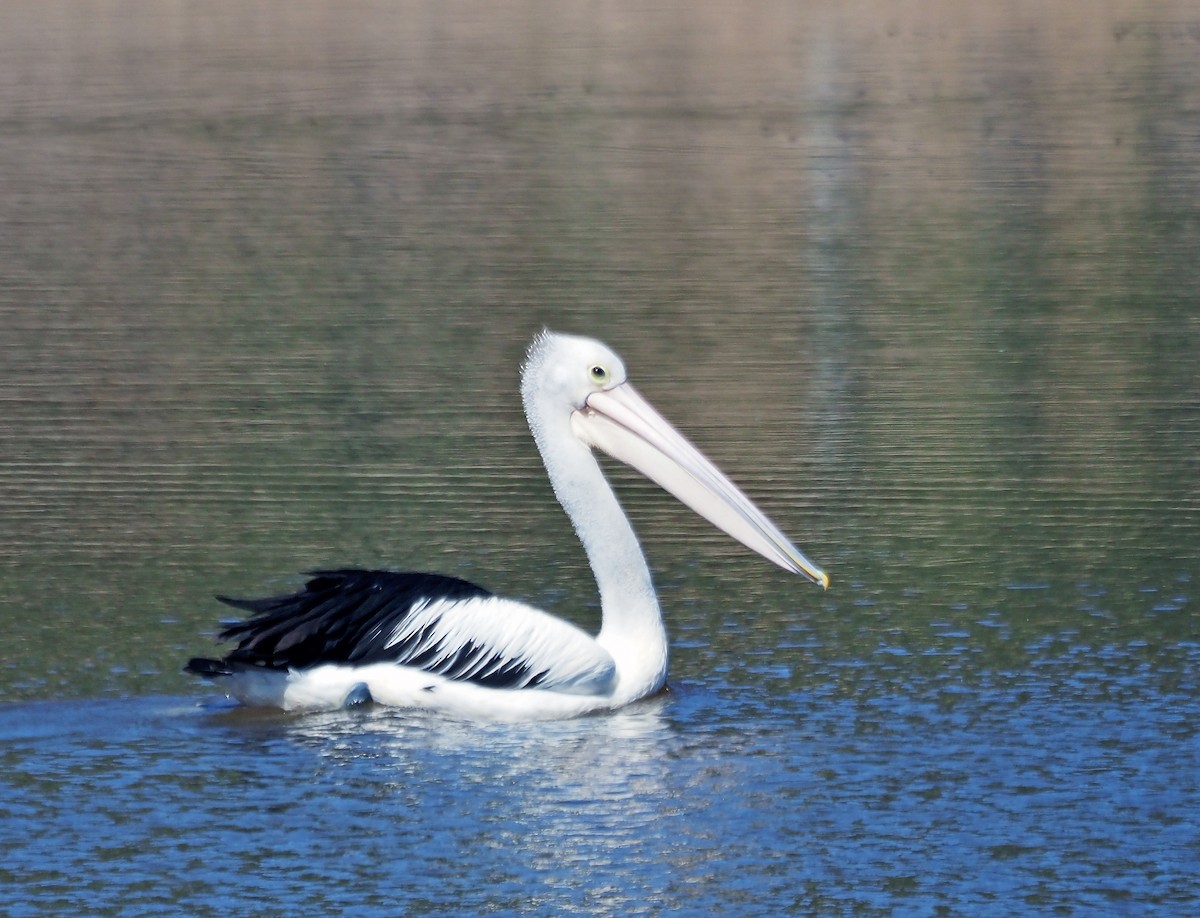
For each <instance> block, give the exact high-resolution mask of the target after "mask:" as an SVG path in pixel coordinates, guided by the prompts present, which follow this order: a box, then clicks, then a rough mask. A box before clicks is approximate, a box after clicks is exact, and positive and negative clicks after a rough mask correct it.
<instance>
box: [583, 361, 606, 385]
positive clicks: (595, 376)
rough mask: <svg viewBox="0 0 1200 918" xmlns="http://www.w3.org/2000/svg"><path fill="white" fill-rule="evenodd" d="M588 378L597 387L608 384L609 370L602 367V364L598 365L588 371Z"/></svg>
mask: <svg viewBox="0 0 1200 918" xmlns="http://www.w3.org/2000/svg"><path fill="white" fill-rule="evenodd" d="M588 377H589V378H590V379H591V380H592V382H594V383H595V384H596V385H598V386H602V385H604V384H605V383H606V382H608V368H607V367H602V366H601V365H600V364H596V365H595V366H593V367H592V368H591V369H590V370H588Z"/></svg>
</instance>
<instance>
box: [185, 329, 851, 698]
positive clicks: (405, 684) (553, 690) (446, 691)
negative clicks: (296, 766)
mask: <svg viewBox="0 0 1200 918" xmlns="http://www.w3.org/2000/svg"><path fill="white" fill-rule="evenodd" d="M521 395H522V399H523V401H524V406H525V414H526V417H527V419H528V421H529V426H530V429H531V431H532V432H533V435H534V439H535V440H536V441H537V445H538V449H539V451H540V452H541V455H542V459H543V461H544V462H545V465H546V471H547V472H548V474H549V476H550V481H551V483H552V484H553V486H554V492H555V494H556V496H557V497H558V499H559V502H560V503H561V504H562V506H563V509H564V510H565V511H566V512H567V514H568V516H570V518H571V521H572V523H573V524H574V526H575V531H576V532H577V533H578V535H579V538H580V540H581V541H582V542H583V546H584V550H585V551H586V552H587V555H588V560H589V561H590V562H591V566H592V570H593V572H594V573H595V576H596V583H597V585H598V587H599V588H600V605H601V627H600V633H599V634H598V635H596V636H594V637H593V636H592V635H589V634H588V633H586V632H585V631H583V630H581V629H580V628H577V627H576V626H575V625H572V624H570V623H568V622H565V621H563V620H562V619H559V618H555V617H554V616H552V615H549V614H548V613H546V612H543V611H541V610H540V609H536V608H534V607H532V606H529V605H526V604H525V603H520V602H515V601H513V600H509V599H501V598H499V597H496V596H493V595H492V594H491V593H489V592H487V591H486V590H484V589H483V588H481V587H478V586H475V585H474V584H470V583H467V582H466V581H463V580H458V579H456V578H452V577H442V576H438V575H434V574H414V573H391V572H386V571H360V570H339V571H324V572H320V573H317V574H315V575H314V576H313V578H312V579H311V580H310V581H309V582H308V583H307V584H306V586H305V587H304V589H302V590H300V591H299V592H297V593H295V594H292V595H287V596H280V597H274V598H270V599H262V600H248V601H247V600H225V601H226V602H228V603H230V604H231V605H234V606H236V607H238V608H241V609H244V610H247V611H250V612H252V613H254V616H253V617H252V618H250V619H249V620H247V621H245V622H242V623H240V624H237V625H233V626H232V627H230V628H227V629H226V630H225V631H224V632H223V633H222V635H221V637H222V638H223V639H237V640H238V641H239V643H238V646H237V648H236V649H235V650H234V651H232V652H231V653H230V654H229V655H228V656H226V657H225V658H224V659H223V660H210V659H203V658H201V659H193V660H191V661H190V662H189V663H188V666H187V669H188V670H189V671H190V672H193V673H196V674H198V675H202V676H206V677H210V678H217V679H220V680H221V681H222V682H223V683H224V685H225V687H226V689H227V691H228V692H229V694H231V695H233V696H235V697H236V698H238V699H239V700H240V701H242V702H243V703H245V704H250V705H271V706H276V707H281V708H284V709H287V710H296V709H314V708H315V709H320V708H330V707H340V706H342V705H345V704H353V703H358V702H363V701H368V700H370V701H375V702H378V703H381V704H387V705H395V706H399V707H410V708H432V709H437V710H441V711H444V712H446V713H449V714H454V715H458V716H463V717H470V718H481V719H489V720H527V719H541V718H560V717H573V716H577V715H581V714H586V713H589V712H592V711H601V710H610V709H614V708H619V707H622V706H624V705H627V704H629V703H630V702H633V701H636V700H637V699H639V698H644V697H646V696H647V695H651V694H653V693H655V692H657V691H658V690H659V689H660V688H662V685H663V683H664V681H665V680H666V675H667V634H666V629H665V627H664V625H663V619H662V613H661V611H660V609H659V606H658V599H657V597H656V595H655V592H654V587H653V585H652V583H651V580H650V570H649V568H648V567H647V565H646V559H645V557H644V556H643V554H642V551H641V547H640V546H639V545H638V541H637V537H636V536H635V535H634V532H633V528H632V527H631V526H630V524H629V521H628V519H627V518H626V517H625V514H624V513H623V512H622V510H621V507H620V504H619V503H618V502H617V498H616V495H615V494H614V493H613V491H612V488H611V487H610V486H609V484H608V482H607V481H606V480H605V478H604V475H603V473H602V471H601V469H600V465H599V463H598V462H597V461H596V458H595V456H594V455H593V453H592V447H598V448H600V449H603V450H604V451H605V452H608V453H609V454H611V455H613V456H614V457H616V458H618V459H621V460H623V461H625V462H628V463H629V464H630V465H632V466H634V467H635V468H637V469H638V470H639V471H641V472H643V473H644V474H646V475H647V476H648V477H649V478H651V479H653V480H654V481H656V482H658V483H659V484H660V485H662V486H663V487H664V488H666V489H667V490H669V491H671V492H672V493H673V494H675V495H676V496H677V497H679V498H680V499H681V500H682V501H683V502H684V503H687V504H688V505H689V506H691V507H692V508H693V509H695V510H696V511H697V512H698V513H700V514H701V515H703V516H705V517H707V518H708V519H709V520H710V521H712V522H713V523H714V524H716V525H717V526H719V527H720V528H722V529H724V530H725V531H726V532H728V533H729V534H730V535H732V536H734V537H735V538H737V539H738V540H739V541H741V542H743V543H744V544H746V545H747V546H749V547H750V548H753V549H754V550H755V551H758V552H759V553H760V554H763V555H764V556H765V557H767V558H769V559H770V560H772V561H774V562H775V563H776V564H778V565H780V566H781V567H783V568H785V569H787V570H790V571H793V572H795V573H799V574H802V575H804V576H806V577H807V578H809V579H810V580H813V581H814V582H817V583H820V584H822V585H823V586H825V585H828V582H829V578H828V577H827V576H826V575H825V574H824V573H823V572H822V571H821V570H820V569H819V568H818V567H817V566H816V565H814V564H813V563H812V562H810V561H809V560H808V559H807V558H805V557H804V555H803V554H801V553H800V551H799V550H797V549H796V548H795V546H793V545H792V544H791V543H790V542H789V541H788V540H787V538H786V537H785V536H784V535H783V534H782V533H781V532H780V531H779V530H778V529H777V528H775V526H774V525H773V524H772V523H771V522H770V521H769V520H768V519H767V518H766V516H764V515H763V514H762V513H761V512H760V511H759V510H758V509H757V508H756V507H755V506H754V505H753V504H752V503H751V502H750V500H749V499H748V498H747V497H746V496H745V495H744V494H742V493H741V492H740V491H739V490H738V489H737V488H736V487H735V486H734V485H733V484H732V483H731V482H730V481H729V480H728V479H727V478H725V476H724V475H722V474H721V472H720V471H718V470H717V468H716V467H715V466H713V465H712V463H710V462H709V461H708V460H707V459H705V458H704V457H703V456H702V455H701V454H700V453H699V452H698V451H697V450H696V449H695V448H694V447H693V446H692V445H691V444H690V443H688V442H687V441H686V440H684V439H683V437H682V436H680V435H679V434H678V433H677V432H676V431H675V430H674V428H672V427H671V426H670V425H669V424H668V423H667V422H666V421H665V420H664V419H663V418H662V417H661V416H660V415H659V414H658V413H657V412H655V411H654V409H653V408H651V407H650V406H649V404H647V403H646V402H645V401H644V400H643V399H642V398H641V396H640V395H638V394H637V393H636V391H635V390H634V389H633V387H632V386H630V384H629V383H628V382H626V379H625V368H624V365H623V364H622V362H621V360H620V358H618V357H617V356H616V355H615V354H614V353H613V352H612V351H610V350H609V349H608V348H607V347H605V346H604V345H603V344H601V343H599V342H598V341H592V340H591V339H588V338H577V337H573V336H568V335H559V334H552V333H549V332H546V333H543V334H542V335H540V336H538V338H537V339H535V341H534V342H533V344H532V345H531V347H530V349H529V354H528V357H527V359H526V362H525V365H524V368H523V370H522V377H521Z"/></svg>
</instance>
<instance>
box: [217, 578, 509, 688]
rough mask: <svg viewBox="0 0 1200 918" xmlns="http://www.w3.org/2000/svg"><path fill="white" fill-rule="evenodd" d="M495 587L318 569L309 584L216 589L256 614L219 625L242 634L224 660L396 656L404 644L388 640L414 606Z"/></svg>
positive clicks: (253, 662)
mask: <svg viewBox="0 0 1200 918" xmlns="http://www.w3.org/2000/svg"><path fill="white" fill-rule="evenodd" d="M491 595H492V594H491V593H490V592H488V591H487V590H485V589H483V587H480V586H476V585H475V584H473V583H469V582H468V581H466V580H459V579H458V578H457V577H446V576H442V575H440V574H416V573H396V572H392V571H367V570H354V569H347V570H336V571H315V572H314V573H313V576H312V579H310V580H309V581H308V582H307V583H306V584H305V585H304V588H303V589H301V590H299V591H298V592H296V593H291V594H289V595H286V596H272V597H268V598H266V599H229V598H227V597H223V596H221V597H218V599H220V600H221V602H223V603H226V604H227V605H230V606H233V607H234V608H235V609H242V610H244V611H246V612H250V613H252V616H253V617H251V618H249V619H247V620H246V621H244V622H238V623H237V624H233V625H230V626H229V627H227V628H226V629H225V630H224V631H222V632H221V635H220V638H221V640H223V641H237V642H238V646H237V649H236V650H234V651H232V652H231V653H230V654H229V655H228V656H227V657H225V660H224V661H223V662H225V663H226V664H241V665H243V666H244V665H250V666H260V667H266V668H269V669H300V668H303V667H306V666H313V665H316V664H320V663H355V664H360V665H367V664H370V663H379V662H384V661H392V660H395V659H396V656H397V650H398V648H397V647H395V646H393V647H388V646H387V644H388V641H389V640H390V639H391V637H392V634H393V632H394V631H395V628H396V626H397V625H398V624H399V623H400V622H401V621H403V619H404V617H405V616H406V615H407V614H408V613H409V611H410V610H411V609H413V608H414V607H418V606H420V605H422V604H423V603H425V602H429V601H431V600H464V599H483V598H487V597H489V596H491ZM409 665H418V666H419V665H420V664H419V663H417V664H414V663H411V662H410V663H409Z"/></svg>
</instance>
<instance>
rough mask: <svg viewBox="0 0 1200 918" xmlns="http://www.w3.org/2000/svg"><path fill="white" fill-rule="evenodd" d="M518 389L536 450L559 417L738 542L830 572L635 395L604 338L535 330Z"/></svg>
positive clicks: (787, 564)
mask: <svg viewBox="0 0 1200 918" xmlns="http://www.w3.org/2000/svg"><path fill="white" fill-rule="evenodd" d="M521 395H522V398H523V399H524V402H525V412H526V415H527V416H528V417H529V421H530V426H531V427H532V428H533V433H534V436H535V438H536V439H537V440H538V444H539V446H540V447H541V448H542V451H543V455H544V454H545V451H546V448H547V441H548V439H550V438H551V437H552V436H553V434H552V433H551V430H550V428H551V427H558V426H559V424H560V419H561V423H562V425H563V426H566V425H568V424H569V429H570V434H573V435H574V437H575V438H577V439H578V440H580V441H581V442H582V443H584V444H586V445H587V446H589V447H595V448H597V449H601V450H603V451H604V452H606V453H608V455H610V456H612V457H613V458H614V459H618V460H620V461H621V462H624V463H626V464H628V465H631V466H632V467H633V468H635V469H637V470H638V471H639V472H641V473H642V474H643V475H645V476H646V477H647V478H649V479H650V480H651V481H654V482H656V483H657V484H659V485H660V486H662V487H663V488H665V489H666V490H667V491H669V492H670V493H672V494H674V495H675V497H677V498H678V499H679V500H681V501H682V502H683V503H685V504H686V505H687V506H689V507H691V508H692V509H693V510H695V511H696V512H697V513H699V514H700V515H701V516H703V517H704V518H705V519H707V520H708V521H709V522H711V523H712V524H713V525H715V526H716V527H717V528H719V529H721V530H723V531H725V532H726V533H728V534H729V535H731V536H732V537H733V538H735V539H737V540H738V541H739V542H741V543H742V544H743V545H745V546H747V547H748V548H751V549H753V550H754V551H756V552H758V553H759V554H760V555H762V556H763V557H765V558H767V559H768V560H770V561H773V562H774V563H775V564H778V565H779V566H780V567H782V568H784V569H785V570H788V571H792V572H793V573H796V574H801V575H803V576H804V577H807V578H808V579H809V580H811V581H812V582H813V583H819V584H821V586H823V587H828V586H829V575H828V574H826V573H825V572H824V571H823V570H821V569H820V568H819V567H817V565H815V564H813V563H812V562H811V561H809V560H808V558H806V557H805V556H804V554H803V553H802V552H801V551H800V550H799V549H798V548H796V546H794V545H793V544H792V543H791V542H790V541H789V540H788V538H787V536H785V535H784V534H783V533H782V532H780V530H779V528H778V527H776V526H775V524H774V523H772V522H771V521H770V520H769V519H768V518H767V516H766V514H764V513H763V512H762V511H761V510H759V509H758V508H757V507H756V506H755V505H754V503H753V502H752V501H751V500H750V498H748V497H747V496H746V495H745V494H743V493H742V492H741V491H740V490H739V489H738V487H737V486H736V485H734V483H733V482H731V481H730V480H729V479H728V478H726V477H725V475H724V473H722V472H721V470H720V469H718V468H717V467H716V466H715V465H713V464H712V462H710V461H709V460H708V459H707V458H705V456H704V455H703V454H702V453H701V452H700V451H699V450H697V449H696V447H694V446H692V444H691V443H689V442H688V441H687V440H686V439H685V438H684V437H683V435H682V434H680V433H679V432H678V431H677V430H675V428H674V427H672V426H671V424H670V423H668V422H667V420H666V419H665V418H664V417H663V416H662V415H660V414H659V413H658V412H657V411H655V410H654V408H652V407H651V406H650V403H649V402H647V401H646V400H645V399H643V398H642V397H641V396H640V395H639V394H638V393H637V391H636V390H635V389H634V388H633V386H632V385H631V384H630V383H629V382H628V380H627V379H626V375H625V363H624V361H622V360H621V358H620V357H618V356H617V355H616V354H615V353H613V351H612V350H611V349H610V348H608V347H607V346H605V345H604V344H601V343H600V342H599V341H594V340H592V339H591V338H581V337H576V336H574V335H562V334H557V333H555V332H550V331H544V332H542V333H541V334H540V335H538V336H537V337H536V338H535V339H534V341H533V344H531V345H530V347H529V353H528V355H527V356H526V359H525V365H524V366H523V368H522V371H521Z"/></svg>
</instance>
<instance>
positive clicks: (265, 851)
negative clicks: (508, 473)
mask: <svg viewBox="0 0 1200 918" xmlns="http://www.w3.org/2000/svg"><path fill="white" fill-rule="evenodd" d="M1130 652H1131V651H1129V650H1123V649H1122V648H1118V647H1110V648H1100V649H1097V648H1090V649H1086V650H1085V649H1082V648H1076V649H1071V648H1063V649H1062V650H1061V651H1060V650H1053V649H1051V648H1046V652H1045V653H1044V654H1042V655H1041V656H1039V657H1038V658H1037V659H1035V661H1034V662H1035V666H1034V667H1032V669H1031V670H1030V671H1029V672H1025V673H1007V674H1004V673H997V674H994V675H993V677H992V678H990V679H987V680H985V682H984V684H979V685H964V684H962V683H961V682H959V681H958V680H956V679H955V678H953V677H952V676H951V677H945V676H942V677H936V678H932V679H929V680H920V679H918V680H916V682H913V681H912V680H907V684H902V683H901V682H900V681H898V680H897V678H896V672H897V670H896V667H895V665H894V664H893V663H892V662H889V661H881V660H879V659H875V660H859V661H848V662H847V663H846V664H845V665H846V666H848V667H850V668H852V669H854V670H856V675H855V677H854V679H855V682H856V683H857V684H858V685H859V686H860V687H862V689H863V691H862V694H863V696H864V697H859V698H856V697H845V695H844V694H843V693H842V692H841V691H839V690H838V683H837V681H836V679H835V678H834V677H832V676H831V677H830V679H831V681H829V682H826V683H825V684H824V687H823V688H822V687H821V680H820V679H818V680H816V684H815V685H814V686H813V687H812V688H811V689H809V690H805V691H797V692H790V693H788V692H782V693H780V692H776V691H771V692H763V691H762V690H761V689H759V690H751V689H750V688H749V687H747V686H738V685H734V684H731V683H729V682H726V681H723V680H719V679H715V678H714V679H712V680H710V681H708V682H707V683H704V684H698V683H691V682H686V681H685V682H682V683H679V684H676V685H675V686H674V687H673V688H672V690H671V691H670V692H669V693H668V694H667V695H665V696H661V697H659V698H657V699H653V700H651V701H649V702H646V703H643V704H641V705H638V706H636V707H635V708H632V709H630V710H628V711H624V712H620V713H617V714H615V715H611V716H603V717H593V718H585V719H582V720H576V721H569V722H562V723H551V724H537V725H520V726H512V725H503V726H496V725H479V724H467V723H455V722H445V721H441V720H435V719H430V718H428V717H425V716H421V715H415V714H406V713H402V712H395V711H388V710H383V709H374V710H368V711H355V712H338V713H333V714H322V715H307V716H287V715H282V714H267V713H264V712H249V711H246V710H244V709H237V708H232V707H229V706H227V705H226V704H225V703H223V702H221V701H219V700H217V699H210V700H203V701H200V702H199V703H197V700H196V699H191V698H141V699H128V700H113V701H84V702H80V703H76V704H69V705H68V704H65V703H54V702H44V703H32V704H22V705H9V706H5V707H0V750H2V752H0V766H2V769H0V787H2V793H0V815H2V817H3V818H2V820H0V843H2V844H3V849H4V851H5V858H4V862H3V865H2V866H0V883H2V886H0V889H2V890H3V893H4V899H5V901H6V902H7V903H8V912H7V913H8V914H10V915H12V916H14V918H18V916H25V915H36V914H92V915H160V914H164V913H172V914H183V913H187V914H203V913H210V912H213V911H217V912H222V913H230V914H291V913H295V912H296V911H302V912H305V913H308V914H345V915H385V914H407V915H423V914H429V915H451V914H532V915H547V916H550V915H628V914H694V915H781V914H813V915H818V914H819V915H873V914H887V915H904V914H912V915H936V914H955V915H959V914H971V915H1013V914H1057V915H1080V916H1083V915H1122V914H1131V915H1132V914H1139V915H1144V914H1163V915H1168V914H1170V915H1183V914H1188V913H1190V912H1191V911H1193V910H1194V909H1195V908H1196V907H1198V906H1200V877H1198V875H1197V871H1196V867H1195V865H1196V863H1197V859H1198V857H1200V831H1198V829H1197V822H1196V820H1195V815H1196V813H1197V812H1200V740H1198V737H1197V725H1198V723H1200V717H1198V715H1200V702H1198V701H1197V690H1196V689H1197V687H1196V685H1195V681H1194V679H1195V673H1196V672H1197V671H1200V667H1197V666H1196V664H1197V662H1198V657H1200V647H1197V646H1196V645H1195V644H1192V645H1191V646H1190V647H1188V648H1184V651H1183V652H1184V658H1185V659H1186V660H1187V662H1188V666H1189V668H1190V676H1189V678H1190V679H1191V680H1192V681H1191V682H1189V683H1187V684H1180V685H1179V686H1178V687H1177V688H1176V689H1175V690H1171V691H1164V690H1163V687H1162V685H1161V684H1160V677H1159V676H1157V675H1152V674H1151V673H1149V672H1148V671H1147V668H1144V667H1143V668H1142V671H1141V672H1140V673H1139V672H1138V671H1136V669H1135V670H1134V671H1127V672H1126V673H1125V674H1124V675H1121V676H1119V677H1117V678H1113V677H1112V675H1111V672H1109V673H1106V672H1104V670H1105V669H1106V668H1109V667H1111V665H1112V663H1113V662H1114V661H1122V660H1127V658H1128V656H1129V654H1130ZM1134 652H1135V651H1134ZM1063 653H1065V654H1066V655H1067V656H1070V655H1071V654H1072V653H1087V654H1088V655H1089V656H1094V657H1097V660H1096V663H1095V668H1094V669H1091V670H1089V668H1086V667H1085V668H1082V669H1080V668H1077V667H1074V666H1073V665H1072V666H1068V665H1066V664H1065V661H1064V659H1063Z"/></svg>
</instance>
